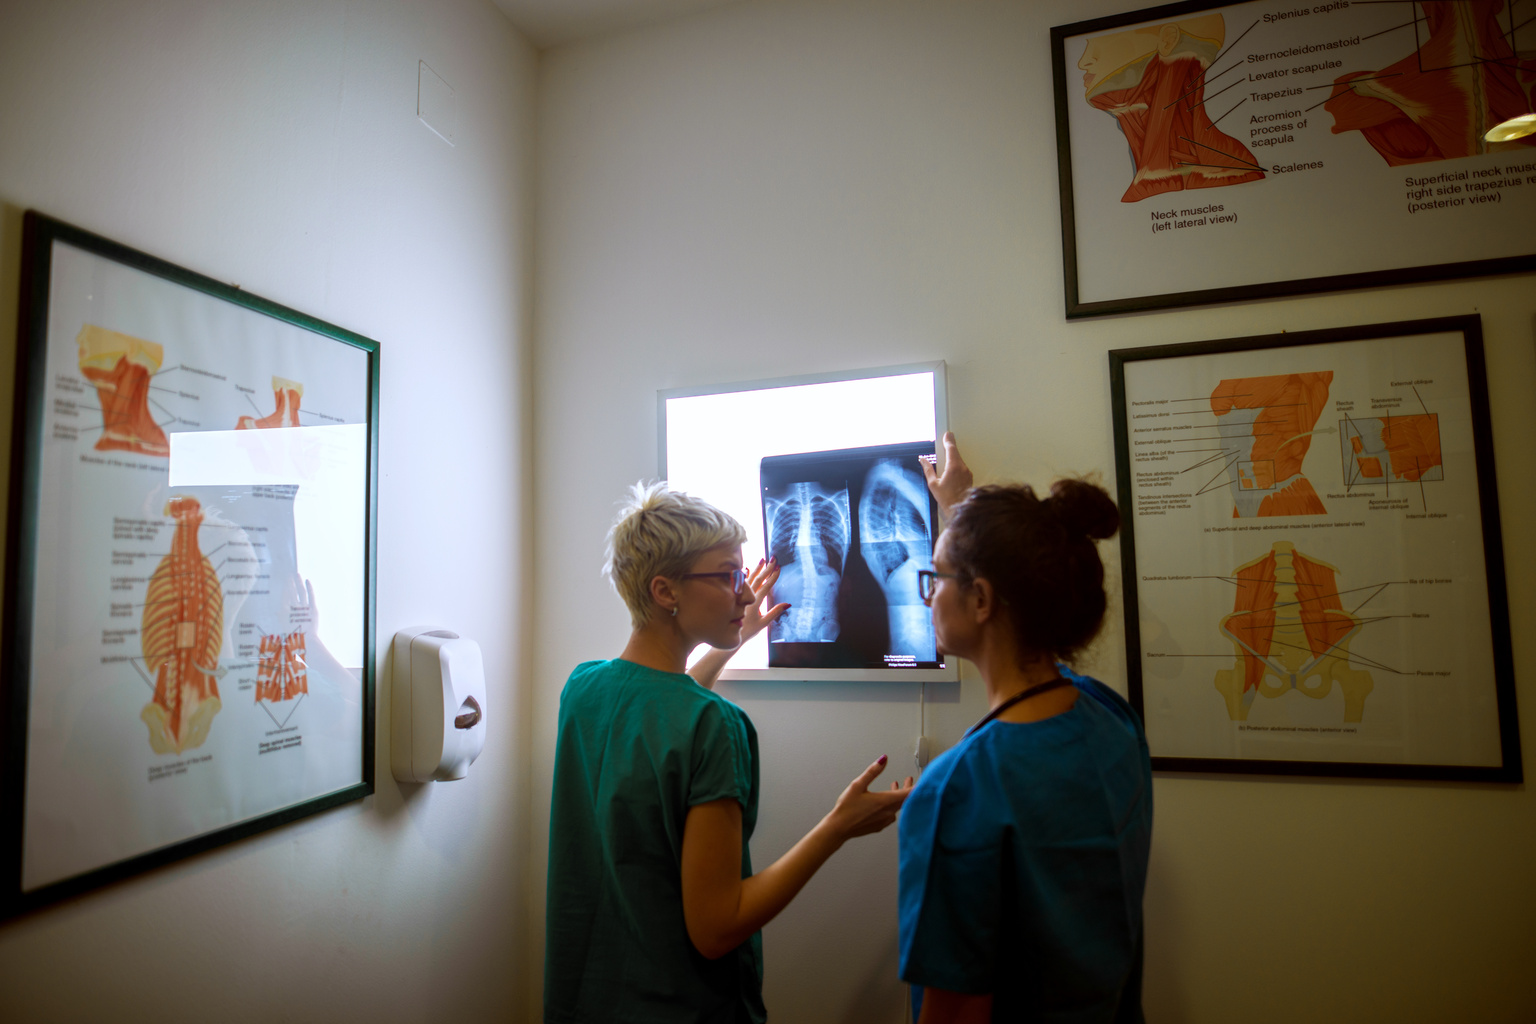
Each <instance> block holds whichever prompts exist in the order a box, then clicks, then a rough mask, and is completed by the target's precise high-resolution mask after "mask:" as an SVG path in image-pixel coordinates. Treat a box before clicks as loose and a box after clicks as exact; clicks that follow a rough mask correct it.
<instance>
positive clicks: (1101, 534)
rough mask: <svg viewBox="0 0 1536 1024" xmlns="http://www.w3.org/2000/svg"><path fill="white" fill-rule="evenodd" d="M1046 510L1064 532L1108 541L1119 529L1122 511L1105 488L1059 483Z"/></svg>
mask: <svg viewBox="0 0 1536 1024" xmlns="http://www.w3.org/2000/svg"><path fill="white" fill-rule="evenodd" d="M1045 506H1046V508H1048V509H1049V510H1050V512H1051V514H1052V515H1053V516H1055V517H1056V519H1057V520H1058V521H1059V522H1060V523H1061V525H1062V528H1063V529H1065V530H1067V531H1069V532H1072V533H1079V534H1081V535H1083V536H1085V537H1088V538H1090V539H1092V540H1106V539H1108V538H1110V537H1113V536H1114V535H1115V532H1116V531H1117V530H1119V529H1120V510H1119V509H1117V508H1115V503H1114V502H1113V501H1112V500H1111V499H1110V497H1109V495H1108V493H1106V492H1105V490H1104V488H1102V487H1099V486H1098V485H1096V484H1092V483H1089V482H1088V481H1087V480H1074V479H1066V480H1057V481H1056V482H1055V483H1054V484H1052V485H1051V495H1050V497H1048V498H1046V499H1045Z"/></svg>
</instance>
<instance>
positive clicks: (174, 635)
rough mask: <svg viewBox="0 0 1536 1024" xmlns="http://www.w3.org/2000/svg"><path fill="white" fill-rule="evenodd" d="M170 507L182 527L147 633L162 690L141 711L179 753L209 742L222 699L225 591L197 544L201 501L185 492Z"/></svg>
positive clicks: (159, 573) (151, 598)
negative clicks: (218, 676)
mask: <svg viewBox="0 0 1536 1024" xmlns="http://www.w3.org/2000/svg"><path fill="white" fill-rule="evenodd" d="M165 514H166V515H168V516H170V517H171V518H173V519H174V520H175V521H176V529H175V533H174V534H173V536H172V538H171V551H170V553H169V554H168V555H166V556H165V557H164V558H163V559H161V561H160V564H159V565H158V566H157V567H156V568H155V571H154V574H153V575H152V576H151V577H150V580H149V588H148V592H147V593H146V595H145V600H144V616H143V628H142V632H141V639H142V644H143V652H144V662H145V666H146V668H147V669H148V671H149V672H150V673H151V674H152V675H153V676H154V680H155V690H154V698H153V699H152V700H151V701H150V702H149V703H148V704H146V705H144V710H143V712H142V713H141V716H140V717H142V718H143V720H144V724H145V725H147V726H148V727H149V743H150V746H151V747H153V748H154V750H155V752H156V753H158V754H166V753H176V754H179V753H181V752H182V751H183V750H187V749H190V748H193V747H198V746H201V745H202V743H203V741H204V740H206V739H207V738H208V729H209V727H210V726H211V725H212V723H213V718H214V716H215V715H217V714H218V713H219V709H220V707H221V706H222V705H221V703H220V701H219V687H218V682H217V680H216V677H215V674H216V673H217V671H218V667H219V651H220V648H221V647H222V645H223V627H224V595H223V591H222V589H221V587H220V584H219V577H218V574H217V573H216V572H215V571H214V568H213V564H212V563H211V562H209V560H208V558H207V556H205V555H204V554H203V552H202V550H201V549H200V547H199V545H198V528H199V527H200V526H201V525H202V522H203V512H202V505H201V504H200V503H199V502H198V500H197V499H196V498H193V497H189V496H185V495H180V496H176V497H172V498H171V500H170V501H169V502H168V503H167V504H166V506H165Z"/></svg>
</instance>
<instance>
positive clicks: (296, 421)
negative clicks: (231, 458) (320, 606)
mask: <svg viewBox="0 0 1536 1024" xmlns="http://www.w3.org/2000/svg"><path fill="white" fill-rule="evenodd" d="M76 348H77V352H78V365H79V368H80V373H81V375H82V376H83V377H84V378H85V381H86V382H87V383H88V384H89V385H90V386H92V387H94V390H95V393H96V396H97V398H98V399H99V401H100V413H101V428H100V434H99V435H98V436H97V437H96V439H95V441H94V443H93V444H92V445H91V447H92V448H93V449H94V450H95V451H96V452H121V453H127V454H131V455H137V456H140V457H146V458H148V459H150V460H154V461H159V462H164V463H165V464H166V465H167V466H168V463H169V457H170V444H169V441H168V438H167V433H166V428H168V427H169V428H171V429H173V430H174V429H175V428H176V427H178V426H179V427H181V428H182V429H187V428H189V427H190V428H194V429H226V430H229V429H233V430H262V429H282V428H291V427H298V426H301V425H302V423H301V420H300V418H299V413H300V403H301V401H302V398H303V395H304V385H303V384H302V383H300V382H298V381H295V380H290V379H288V378H286V377H280V376H273V377H272V378H271V390H272V411H271V412H265V411H264V410H263V409H262V408H261V407H260V406H259V405H258V404H257V401H256V397H255V396H257V395H258V394H259V391H258V389H257V388H255V387H246V386H244V385H242V384H240V383H238V382H233V383H231V382H228V381H227V378H226V376H225V375H222V374H215V373H212V372H211V371H208V370H203V369H199V368H195V367H188V366H186V365H175V366H166V365H164V364H165V359H166V354H165V350H164V347H163V346H162V345H160V344H158V343H156V342H152V341H148V340H145V339H143V338H137V337H134V336H132V335H128V334H124V333H121V332H118V331H113V330H109V329H107V328H104V327H100V326H97V325H94V324H87V325H86V326H85V327H83V328H82V329H81V331H80V332H79V334H78V336H77V337H76ZM231 386H232V387H233V388H234V390H235V391H236V392H238V393H239V396H240V397H239V399H237V400H239V401H242V402H243V403H244V404H246V405H249V406H250V408H251V410H252V413H253V414H252V415H240V416H238V417H231V418H232V419H233V420H234V422H226V423H224V424H218V423H209V422H206V418H205V416H204V415H203V414H201V413H200V412H199V411H198V409H199V408H200V407H201V406H202V405H203V404H204V403H205V401H206V402H208V404H215V403H214V401H212V400H222V401H223V402H224V404H226V406H227V403H228V401H229V399H231V398H232V397H233V396H231V395H229V394H228V393H225V394H222V395H210V394H208V389H210V388H215V389H216V388H228V387H231ZM78 393H83V389H82V390H81V391H80V392H78ZM55 411H56V417H57V416H59V415H64V416H69V417H72V418H75V419H80V420H83V419H86V418H87V417H89V414H90V412H91V407H90V406H89V405H87V404H84V403H80V402H71V401H67V400H61V401H60V402H59V403H58V405H56V409H55ZM315 416H316V420H317V421H318V422H341V421H340V420H339V419H338V418H337V417H332V416H328V415H325V414H323V413H317V414H315ZM93 432H94V430H93V428H92V427H90V426H87V425H80V426H73V427H63V428H60V429H59V430H58V431H57V432H56V434H55V437H56V438H58V439H63V440H71V439H73V440H80V441H87V442H89V440H90V435H91V434H92V433H93ZM258 454H259V453H258ZM253 457H255V456H253ZM297 490H298V488H297V486H291V485H290V486H281V487H276V486H274V487H191V488H176V489H173V490H172V491H171V492H170V494H169V497H168V499H167V500H164V501H163V506H162V508H161V510H160V511H161V514H162V516H163V519H162V520H160V521H159V522H151V523H148V524H146V525H145V526H144V527H143V530H142V532H140V533H138V534H136V536H142V537H146V538H154V540H151V541H150V543H151V544H152V545H154V544H155V542H156V541H158V540H159V538H161V537H163V536H164V533H165V530H164V526H165V525H167V524H172V528H171V530H170V537H171V540H170V545H169V548H170V549H169V551H162V552H153V551H151V552H133V551H129V552H119V551H114V559H116V558H117V557H118V556H119V555H120V554H121V556H122V557H123V558H125V559H129V560H132V559H137V558H140V557H143V558H148V559H153V560H154V566H155V567H154V570H153V572H152V573H151V574H150V576H149V577H148V580H147V582H146V584H145V591H144V602H143V607H142V614H141V617H140V627H141V628H140V630H139V639H140V647H141V657H139V658H134V659H131V662H132V664H133V665H134V667H135V669H136V670H137V671H138V673H139V674H140V675H141V676H142V677H143V681H144V683H145V684H146V686H147V687H148V689H149V700H148V703H146V704H145V705H144V707H143V710H142V712H141V714H140V718H141V719H142V720H143V722H144V724H145V725H146V726H147V727H148V730H149V745H150V747H151V748H152V749H153V750H154V751H155V752H156V753H158V754H180V753H182V752H183V751H186V750H191V749H194V748H197V747H200V746H202V745H203V744H204V743H205V742H206V741H207V739H208V736H209V734H210V730H211V729H213V728H215V726H214V720H215V717H216V716H217V715H219V714H220V712H221V711H222V710H223V709H224V707H225V703H224V702H225V700H227V699H228V697H229V694H228V693H227V692H225V693H224V694H222V695H221V693H220V682H221V680H225V679H226V677H227V676H228V674H229V673H230V672H232V671H233V672H235V673H237V675H236V688H237V690H238V691H239V692H242V693H243V692H245V691H247V690H248V691H250V698H249V702H248V706H254V707H255V708H257V709H260V711H261V712H263V713H264V714H265V715H266V716H267V717H269V718H270V719H271V721H272V724H273V726H275V727H277V728H284V727H286V726H287V725H288V723H289V720H290V719H291V718H292V717H293V715H294V713H295V711H296V710H297V708H298V706H299V705H300V704H301V703H302V701H303V698H304V697H305V695H307V694H308V693H309V692H310V682H311V678H312V677H314V676H315V675H316V674H317V673H318V674H319V676H320V677H321V678H330V679H334V681H335V682H337V684H338V685H340V684H341V682H342V681H343V676H345V675H348V674H347V671H346V669H345V668H343V667H342V666H341V665H340V663H339V662H337V661H336V659H335V658H333V657H332V656H331V655H330V654H329V652H327V651H326V650H325V648H324V646H323V645H322V644H321V643H320V641H319V637H318V635H316V634H315V632H314V631H315V626H316V613H315V603H314V595H313V593H312V591H311V590H310V588H309V587H308V586H307V584H306V583H305V582H304V580H303V577H302V576H300V575H299V572H298V563H297V552H296V550H295V548H296V545H295V535H294V519H293V501H294V497H295V494H296V492H297ZM114 536H116V535H115V534H114ZM114 544H115V545H116V546H118V547H130V546H132V545H131V543H124V541H123V540H117V539H115V540H114ZM156 546H158V545H156ZM131 579H132V577H123V578H114V580H113V590H114V591H116V590H118V589H121V588H123V587H126V586H129V585H131V584H130V583H129V582H128V581H130V580H131ZM116 607H117V606H116V605H114V614H117V613H116V611H115V609H116ZM124 609H125V610H126V606H124ZM226 691H227V685H226Z"/></svg>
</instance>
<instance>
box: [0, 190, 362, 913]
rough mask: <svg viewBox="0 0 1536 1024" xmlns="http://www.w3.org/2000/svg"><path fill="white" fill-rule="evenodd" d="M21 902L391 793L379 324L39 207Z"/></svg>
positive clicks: (9, 599)
mask: <svg viewBox="0 0 1536 1024" xmlns="http://www.w3.org/2000/svg"><path fill="white" fill-rule="evenodd" d="M23 247H24V254H23V267H22V295H21V323H20V329H19V333H18V359H17V394H16V420H15V423H16V427H15V430H16V433H15V438H14V457H13V461H12V479H11V502H10V523H9V525H10V532H9V538H8V546H7V554H6V597H5V615H6V618H5V639H4V643H5V649H4V650H5V666H6V668H5V697H6V700H5V705H4V707H5V732H4V737H5V761H6V783H5V787H6V788H5V793H4V797H5V799H4V822H5V829H6V831H5V843H4V852H3V857H4V878H5V882H4V896H3V899H4V909H5V911H6V912H8V913H15V912H18V911H20V910H25V909H28V908H30V907H32V906H36V905H39V904H41V903H44V902H47V901H49V900H52V899H55V898H58V897H60V896H64V895H68V894H71V893H75V892H78V891H81V890H83V889H86V888H89V887H91V886H94V885H98V884H100V883H102V882H105V881H109V880H112V879H115V878H118V877H121V876H123V875H126V874H129V873H132V872H135V871H139V870H143V869H145V868H147V867H152V866H155V865H158V864H161V863H164V862H167V861H169V860H173V859H175V858H177V857H181V856H185V855H187V854H190V853H194V852H197V851H200V850H203V849H206V848H208V847H211V846H214V845H217V844H220V843H224V842H228V841H230V840H232V839H235V838H239V837H241V836H244V835H248V834H250V833H253V832H256V831H259V830H261V829H265V828H270V827H272V826H274V825H277V824H280V823H282V822H284V821H288V820H290V819H292V818H295V817H298V816H301V815H304V814H308V813H312V812H314V811H317V810H320V809H321V808H324V807H329V806H332V805H334V804H337V803H340V802H342V801H345V800H351V799H356V798H358V797H361V796H363V795H364V794H366V793H370V792H372V790H373V714H374V710H373V593H374V590H373V573H374V556H373V552H374V536H375V535H374V521H375V516H374V503H375V481H376V477H377V447H376V445H377V424H378V374H379V355H378V345H377V344H375V343H374V342H372V341H369V340H368V339H366V338H362V337H359V336H357V335H354V334H350V333H348V332H346V331H343V330H341V329H340V328H336V327H332V326H330V325H328V324H324V323H321V322H319V321H317V320H314V319H313V318H310V317H306V316H304V315H302V314H299V313H296V312H294V311H292V310H289V309H285V308H283V307H281V306H278V305H276V304H274V303H271V302H267V301H265V300H262V299H259V298H256V297H255V296H252V295H248V294H246V293H244V292H242V291H239V290H237V289H235V288H231V287H229V286H227V285H223V284H220V283H219V282H216V281H213V280H210V279H209V278H206V277H203V276H201V275H198V274H194V273H191V272H190V271H186V270H183V269H181V268H178V267H175V266H172V265H171V264H169V263H166V262H164V261H162V260H158V259H155V258H153V257H150V256H146V255H144V254H143V253H140V252H136V251H134V250H132V249H128V248H126V247H124V246H121V245H118V244H115V243H113V242H109V241H107V240H105V239H103V238H100V237H97V236H95V235H91V234H88V233H86V232H84V231H81V230H78V229H76V228H72V227H70V226H68V225H66V224H62V223H60V222H58V221H55V220H51V219H49V218H47V217H43V216H41V215H39V214H37V213H35V212H29V213H28V214H27V215H26V219H25V228H24V239H23Z"/></svg>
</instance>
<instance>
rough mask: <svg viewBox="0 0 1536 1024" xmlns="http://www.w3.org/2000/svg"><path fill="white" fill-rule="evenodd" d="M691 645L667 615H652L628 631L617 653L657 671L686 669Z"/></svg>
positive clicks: (626, 659)
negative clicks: (629, 632)
mask: <svg viewBox="0 0 1536 1024" xmlns="http://www.w3.org/2000/svg"><path fill="white" fill-rule="evenodd" d="M691 649H692V648H691V647H690V646H689V645H688V644H687V642H686V641H685V640H684V639H683V635H682V633H681V631H679V630H678V629H676V628H675V627H673V625H672V622H671V620H670V619H655V618H653V619H652V620H651V621H650V622H647V623H646V624H645V625H643V626H641V627H640V628H639V629H637V630H635V631H634V632H633V633H631V634H629V643H627V644H625V645H624V653H622V654H620V655H619V657H620V658H621V659H623V660H624V661H632V662H634V663H635V664H636V665H644V666H645V667H646V668H654V669H656V670H657V671H658V672H686V671H688V652H689V651H690V650H691Z"/></svg>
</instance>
